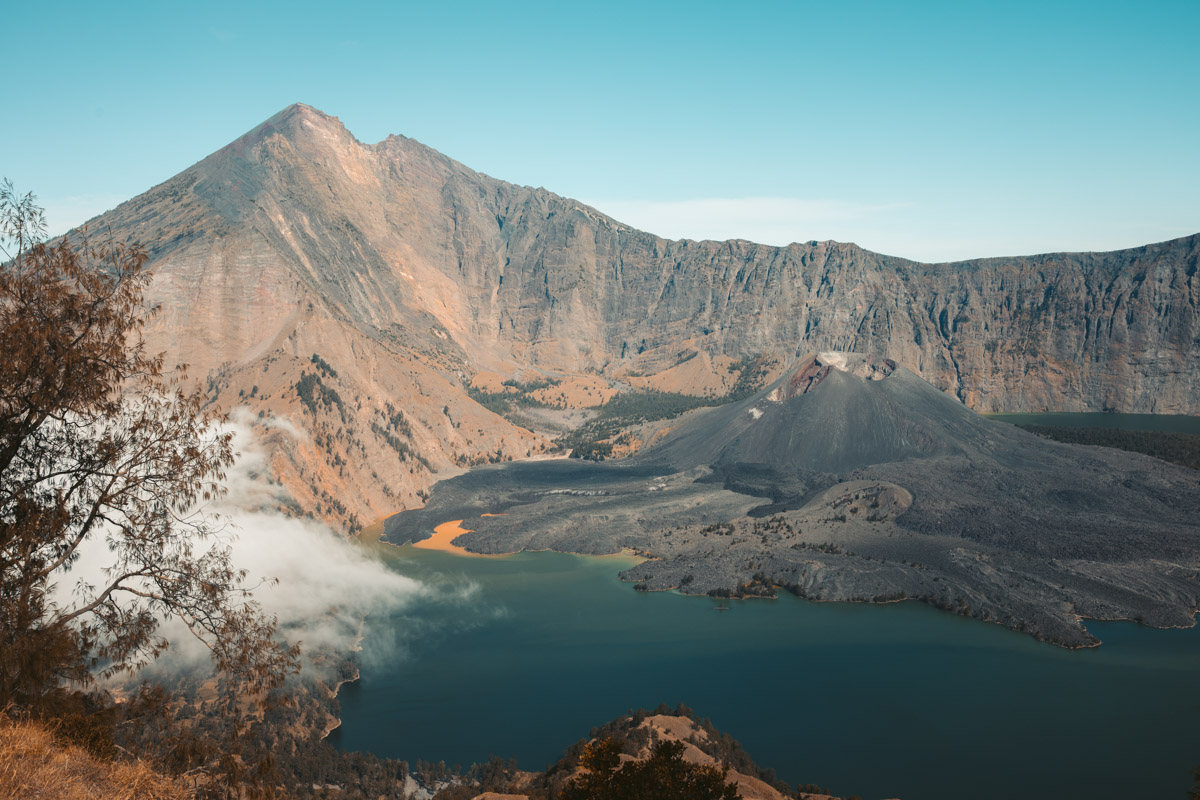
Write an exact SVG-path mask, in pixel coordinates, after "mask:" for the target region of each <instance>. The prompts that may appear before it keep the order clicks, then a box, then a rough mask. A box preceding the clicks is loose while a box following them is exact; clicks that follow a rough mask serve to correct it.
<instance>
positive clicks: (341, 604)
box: [55, 412, 478, 676]
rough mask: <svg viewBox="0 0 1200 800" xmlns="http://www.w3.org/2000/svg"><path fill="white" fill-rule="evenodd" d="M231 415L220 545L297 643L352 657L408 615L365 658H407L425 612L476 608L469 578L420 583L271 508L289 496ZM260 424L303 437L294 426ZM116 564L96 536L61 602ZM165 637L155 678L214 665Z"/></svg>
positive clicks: (63, 581)
mask: <svg viewBox="0 0 1200 800" xmlns="http://www.w3.org/2000/svg"><path fill="white" fill-rule="evenodd" d="M231 418H232V420H233V422H232V423H231V426H230V427H231V428H232V430H233V432H234V447H235V449H236V450H237V451H238V452H239V455H238V458H237V462H236V463H235V464H234V466H233V467H232V468H231V469H230V470H229V473H228V475H227V476H226V479H225V486H226V488H227V489H228V494H227V495H226V496H225V497H224V498H222V499H221V500H220V502H219V503H216V504H213V505H211V506H209V507H207V508H206V509H205V511H206V512H208V513H210V514H214V515H218V516H219V517H220V518H221V520H223V521H224V522H225V523H226V525H225V530H224V531H223V533H222V534H221V536H220V537H219V542H218V543H219V544H220V545H229V546H230V548H231V553H232V558H233V562H234V566H235V567H237V568H240V569H244V570H246V571H247V579H246V582H247V585H248V586H255V585H257V584H260V583H261V585H259V586H258V588H257V589H256V590H255V591H254V599H255V600H256V601H257V602H259V603H260V604H261V605H262V607H263V609H264V610H265V611H266V612H267V613H268V614H271V615H274V616H276V617H278V620H279V630H280V631H281V632H282V633H283V634H284V635H285V636H286V637H287V638H288V639H289V640H290V641H300V642H301V644H302V649H303V651H304V653H305V654H306V655H308V656H311V655H314V654H316V653H319V652H320V651H322V650H333V651H335V652H338V653H347V652H349V651H350V650H351V649H352V648H354V647H355V645H356V641H357V639H358V636H359V630H360V623H361V621H362V620H363V618H364V617H366V616H368V615H372V616H373V615H379V616H388V617H393V616H403V617H404V619H405V624H404V626H403V629H402V630H396V631H393V632H392V633H391V634H390V635H389V638H388V640H387V641H380V640H378V639H376V640H375V641H367V642H364V643H363V646H364V653H363V657H364V658H366V659H371V660H379V659H395V658H397V657H402V656H403V655H404V654H405V650H406V647H407V643H408V642H410V641H412V640H413V639H414V638H415V637H419V636H424V635H429V634H430V633H432V632H433V631H432V628H431V624H430V623H429V622H427V621H425V620H423V619H422V617H421V609H422V608H429V607H430V605H431V604H447V603H449V604H454V605H460V604H466V603H473V602H474V600H475V599H476V595H477V592H478V586H477V585H475V584H473V583H471V582H469V581H467V580H465V579H438V578H429V577H426V578H423V579H422V580H417V579H415V578H412V577H408V576H406V575H402V574H400V573H399V572H397V571H396V570H394V569H392V568H391V567H389V566H388V564H387V563H385V561H384V560H383V558H382V557H381V556H380V555H379V554H378V553H377V552H374V551H371V550H368V549H366V548H364V547H361V546H359V545H357V544H355V543H353V542H349V541H347V540H345V539H344V538H342V537H341V536H340V535H339V534H337V533H336V532H335V531H334V530H333V529H331V528H330V527H328V526H327V525H325V524H323V523H321V522H317V521H314V520H310V519H301V518H292V517H286V516H283V515H282V514H279V513H277V512H275V511H273V510H271V509H273V508H275V507H277V505H278V500H279V498H280V497H282V496H285V495H284V490H283V489H282V487H281V486H279V485H278V484H275V483H273V482H272V481H271V480H270V478H269V471H268V469H267V462H266V457H265V454H264V453H263V451H262V448H261V447H260V445H259V443H258V442H257V440H256V439H255V436H254V434H253V432H252V430H251V428H250V426H249V425H248V424H246V423H247V422H248V421H249V420H250V419H252V418H251V417H249V416H248V415H246V414H244V413H238V412H235V413H234V414H232V415H231ZM260 422H261V423H264V424H266V426H267V427H268V428H273V429H278V430H284V431H288V430H289V428H290V429H291V431H292V432H293V433H295V434H296V435H298V436H302V435H303V434H302V433H301V432H299V431H296V430H295V428H294V427H292V426H291V425H290V423H288V422H287V421H286V420H261V421H260ZM109 563H111V558H110V555H109V553H108V549H107V547H106V545H105V542H104V540H103V537H93V538H92V539H91V540H90V541H88V542H86V543H85V546H84V547H82V548H81V549H80V558H79V559H78V561H77V562H76V563H75V565H74V567H73V568H72V569H71V571H70V572H69V573H67V574H65V575H62V576H60V579H59V580H58V582H57V586H56V590H55V597H56V600H57V601H58V602H59V603H60V604H62V605H64V606H65V605H70V604H72V603H74V602H78V601H79V600H80V599H81V596H80V595H78V594H76V589H77V586H78V585H79V583H80V582H81V581H82V582H85V583H91V584H100V581H101V580H102V569H103V568H104V567H105V566H106V565H107V564H109ZM271 579H277V582H275V583H272V582H271ZM160 633H162V634H163V635H164V636H165V638H167V639H168V641H170V642H171V646H170V649H169V650H168V651H167V653H166V654H164V655H163V656H162V657H161V658H160V659H159V660H158V661H157V662H156V663H155V664H153V665H151V666H150V667H149V668H148V669H147V670H146V672H147V674H148V675H150V676H153V675H154V674H163V673H170V672H179V671H184V670H191V669H205V670H206V669H208V668H209V664H210V661H209V654H208V650H207V649H206V648H205V647H204V646H203V645H202V644H201V643H200V642H199V641H197V640H196V639H195V637H193V636H192V635H191V633H190V632H189V631H188V630H187V629H186V627H184V625H183V624H182V623H181V622H179V621H177V620H169V621H167V622H165V623H164V624H163V626H162V627H161V629H160Z"/></svg>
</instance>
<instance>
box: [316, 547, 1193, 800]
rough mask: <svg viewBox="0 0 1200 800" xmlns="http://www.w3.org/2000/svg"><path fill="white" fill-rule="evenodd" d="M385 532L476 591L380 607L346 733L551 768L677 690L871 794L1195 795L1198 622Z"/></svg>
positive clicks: (759, 749)
mask: <svg viewBox="0 0 1200 800" xmlns="http://www.w3.org/2000/svg"><path fill="white" fill-rule="evenodd" d="M377 547H381V548H383V550H384V552H385V553H386V558H388V560H389V562H390V564H391V565H392V566H393V568H395V569H397V570H399V571H401V572H403V573H405V574H408V575H411V576H414V577H418V578H423V579H424V580H426V581H429V582H430V583H432V584H434V585H438V584H446V583H449V584H451V585H454V586H461V585H462V584H463V583H464V582H470V583H471V584H473V585H475V586H476V587H477V591H476V592H475V594H474V595H473V596H472V597H471V599H470V600H468V601H466V602H430V603H428V604H425V605H422V606H420V607H417V608H415V609H412V610H411V611H410V612H409V613H408V614H407V615H401V616H397V617H394V618H390V619H388V618H375V619H371V620H369V621H368V624H367V628H366V637H367V638H366V641H367V642H368V645H369V646H368V650H367V652H366V653H365V654H364V659H363V667H362V678H361V680H360V681H359V682H358V683H357V684H353V685H349V686H346V687H344V688H343V689H342V695H341V699H342V712H343V714H342V717H343V721H344V724H343V726H342V728H341V729H340V730H338V731H336V732H335V733H334V734H333V737H332V741H333V742H334V744H336V745H337V746H339V747H342V748H344V749H348V750H369V751H371V752H374V753H377V754H379V755H382V756H392V757H396V758H404V759H407V760H409V761H410V762H415V761H416V760H417V759H419V758H423V759H426V760H428V761H433V762H436V761H441V760H444V761H446V763H447V764H450V765H454V764H462V765H467V764H470V763H472V762H478V761H484V760H486V759H487V758H488V757H489V756H490V755H491V754H496V755H499V756H503V757H505V758H507V757H515V758H517V759H518V761H519V763H520V765H521V767H522V768H525V769H541V768H543V767H545V766H546V765H547V764H548V763H551V762H552V761H555V760H557V758H558V757H559V756H560V755H561V753H562V751H563V750H564V748H566V747H567V745H569V744H570V743H571V742H573V741H575V740H577V739H579V738H582V737H585V736H586V735H587V734H588V731H589V729H591V728H592V727H593V726H597V725H600V724H603V723H604V722H607V721H608V720H610V719H612V718H614V717H616V716H618V715H620V714H622V713H624V712H626V711H628V710H630V709H633V708H637V707H645V708H653V707H654V706H657V705H658V704H659V703H660V702H666V703H667V704H669V705H672V706H674V705H675V704H677V703H685V704H687V705H689V706H691V707H692V709H694V710H695V712H696V713H697V715H699V716H700V717H709V718H711V719H712V721H713V723H714V724H716V726H717V727H718V728H719V729H721V730H722V731H725V732H728V733H729V734H731V735H732V736H734V737H735V738H737V739H738V740H740V741H741V743H742V744H743V745H744V747H745V748H746V750H747V751H748V752H749V753H750V755H751V756H752V757H753V758H754V759H755V760H756V761H757V762H758V763H759V764H760V765H761V766H763V767H771V768H774V769H775V770H776V771H777V772H778V773H779V775H780V777H782V778H784V779H785V780H787V781H789V782H791V783H792V784H795V783H797V782H804V783H809V782H812V783H818V784H821V785H822V786H826V787H829V788H830V789H831V790H833V791H834V792H835V793H839V794H843V795H849V794H859V795H862V796H863V797H864V798H867V799H868V800H870V799H871V798H883V797H897V796H898V797H902V798H906V800H962V799H963V798H977V799H978V800H987V799H988V798H1012V797H1021V798H1023V799H1025V800H1028V799H1030V798H1047V799H1048V798H1055V799H1056V800H1057V799H1058V798H1063V797H1089V798H1092V800H1096V799H1097V798H1122V799H1123V800H1127V799H1128V798H1139V799H1142V798H1146V799H1149V798H1176V799H1177V800H1182V798H1184V797H1185V793H1186V791H1187V789H1188V787H1189V786H1190V785H1191V780H1190V777H1189V774H1188V771H1189V769H1190V768H1191V767H1193V766H1197V765H1200V725H1198V724H1197V720H1200V686H1198V684H1197V681H1196V677H1197V675H1200V630H1198V629H1188V630H1166V631H1160V630H1151V629H1146V628H1140V627H1138V626H1137V625H1136V624H1133V623H1095V624H1092V625H1090V626H1089V628H1090V629H1091V630H1092V631H1093V632H1094V633H1095V634H1096V635H1097V636H1099V637H1100V639H1102V640H1103V641H1104V644H1103V646H1101V647H1099V648H1096V649H1091V650H1084V651H1067V650H1063V649H1060V648H1057V647H1053V646H1050V645H1045V644H1040V643H1038V642H1036V641H1035V640H1033V639H1032V638H1031V637H1029V636H1026V635H1023V634H1019V633H1015V632H1012V631H1008V630H1005V629H1003V628H1000V627H999V626H996V625H989V624H986V623H982V622H978V621H975V620H969V619H966V618H962V617H957V616H954V615H952V614H949V613H945V612H940V611H937V610H934V609H931V608H928V607H926V606H923V605H921V604H918V603H914V602H907V603H897V604H891V605H880V606H871V605H862V604H842V603H831V604H821V603H811V602H807V601H803V600H799V599H796V598H793V597H791V596H788V595H784V596H781V597H780V598H779V599H778V600H745V601H736V600H735V601H716V600H713V599H710V598H703V597H687V596H683V595H680V594H677V593H674V592H664V593H642V592H635V591H634V590H633V588H632V586H631V585H630V584H627V583H622V582H621V581H620V580H619V579H618V578H617V573H618V572H619V571H620V570H621V569H623V568H624V567H626V566H628V565H629V564H632V563H634V562H633V560H632V559H629V558H625V557H621V556H616V557H608V558H589V557H582V556H572V555H564V554H559V553H520V554H517V555H514V556H510V557H505V558H475V557H463V556H456V555H453V554H449V553H442V552H436V551H429V550H420V549H416V548H413V547H412V546H409V545H406V546H404V547H399V548H396V547H390V546H383V545H377ZM718 609H723V610H718ZM393 639H396V640H397V641H398V644H397V649H396V650H393V651H389V652H385V653H383V654H382V655H380V654H379V653H376V652H374V650H373V649H372V648H371V647H370V644H371V643H372V642H376V643H378V642H388V641H391V640H393Z"/></svg>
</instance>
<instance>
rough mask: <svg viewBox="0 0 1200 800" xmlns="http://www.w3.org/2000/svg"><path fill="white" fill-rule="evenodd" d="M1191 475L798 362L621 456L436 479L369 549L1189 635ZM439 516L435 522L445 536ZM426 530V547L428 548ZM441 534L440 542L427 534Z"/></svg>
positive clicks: (833, 357) (1197, 551)
mask: <svg viewBox="0 0 1200 800" xmlns="http://www.w3.org/2000/svg"><path fill="white" fill-rule="evenodd" d="M1197 506H1200V472H1197V471H1196V470H1192V469H1188V468H1186V467H1181V466H1176V465H1173V464H1168V463H1166V462H1164V461H1159V460H1157V459H1154V458H1150V457H1148V456H1144V455H1141V454H1137V453H1127V452H1123V451H1119V450H1112V449H1108V448H1102V447H1085V446H1081V445H1068V444H1062V443H1059V442H1054V441H1051V440H1048V439H1044V438H1042V437H1040V436H1037V435H1035V434H1032V433H1029V432H1026V431H1023V430H1021V429H1020V428H1017V427H1016V426H1013V425H1009V424H1007V423H1004V422H999V421H996V420H990V419H987V418H985V417H982V416H980V415H979V414H977V413H976V412H974V411H972V410H971V409H969V408H967V407H966V406H965V405H964V404H963V403H961V402H960V401H959V400H957V399H955V398H954V397H951V396H949V395H947V394H945V393H943V392H940V391H938V390H937V389H936V388H934V387H933V386H931V385H930V384H929V383H927V382H925V381H923V380H922V379H921V378H919V377H918V376H917V375H916V374H914V373H913V372H911V371H909V370H907V369H905V367H904V366H903V365H902V364H898V363H897V362H896V361H895V360H894V359H891V358H881V357H871V356H867V355H864V354H856V353H837V352H832V353H819V354H815V355H812V356H810V357H808V358H805V359H801V360H800V361H799V362H798V363H797V364H796V365H795V366H794V367H793V368H791V369H789V370H787V371H785V373H784V374H783V375H782V376H781V377H780V378H779V379H778V380H776V381H775V382H774V383H773V384H772V385H770V386H768V387H766V388H765V389H763V390H762V391H760V392H758V393H757V394H754V395H752V396H750V397H748V398H746V399H744V400H741V401H738V402H734V403H730V404H727V405H724V406H721V407H718V408H711V409H702V410H697V411H695V412H693V413H691V414H690V415H688V416H686V417H684V418H682V419H679V420H677V421H675V422H673V423H671V427H670V428H669V429H667V430H665V431H662V432H661V435H660V436H659V437H658V438H657V439H655V440H654V441H651V442H649V443H648V444H647V445H646V446H645V447H643V448H642V449H641V450H640V451H639V452H638V453H637V454H636V455H635V456H633V457H632V458H626V459H621V460H617V461H611V462H604V463H599V464H591V463H581V462H577V461H576V462H568V463H563V462H557V463H546V462H539V461H524V462H520V463H513V464H497V465H494V466H491V467H481V468H479V469H474V470H471V471H470V472H468V473H466V474H464V475H459V476H456V477H453V478H449V479H447V480H443V481H441V482H439V483H438V484H437V485H436V486H435V487H434V488H433V492H432V495H431V497H430V498H429V501H428V502H427V503H426V504H425V506H424V507H423V508H421V509H417V510H411V511H405V512H403V513H401V514H397V515H395V516H393V517H391V518H389V519H388V520H387V523H386V526H385V536H386V537H387V539H388V540H390V541H393V542H397V543H402V542H408V541H413V542H420V543H421V546H426V547H428V546H442V547H450V548H452V549H453V548H459V549H466V550H467V551H470V552H476V553H494V554H498V553H513V552H517V551H520V550H558V551H563V552H574V553H589V554H605V553H615V552H617V551H619V550H621V549H628V550H632V551H634V552H636V553H638V554H640V555H643V556H645V557H646V559H647V560H646V561H643V562H642V563H640V564H638V565H637V566H634V567H632V568H630V569H628V570H626V571H625V572H624V573H623V574H622V577H623V578H625V579H626V580H632V581H637V582H639V584H640V588H641V589H645V590H665V589H678V590H679V591H681V592H684V593H688V594H710V595H714V596H718V597H729V596H747V595H773V594H774V593H775V592H776V590H777V589H778V588H784V589H787V590H789V591H791V592H793V593H795V594H797V595H800V596H802V597H806V598H809V599H813V600H833V601H868V602H888V601H894V600H900V599H917V600H922V601H924V602H927V603H929V604H931V605H934V606H936V607H939V608H944V609H949V610H953V611H956V612H957V613H960V614H966V615H970V616H973V617H976V618H978V619H982V620H987V621H991V622H996V623H998V624H1001V625H1004V626H1006V627H1009V628H1012V629H1015V630H1020V631H1025V632H1028V633H1032V634H1033V635H1034V636H1036V637H1038V638H1039V639H1043V640H1045V641H1050V642H1054V643H1056V644H1060V645H1064V646H1068V647H1082V646H1089V645H1095V644H1098V642H1097V640H1096V638H1095V637H1094V636H1093V635H1092V634H1091V633H1089V632H1088V631H1087V630H1086V628H1085V627H1084V625H1083V623H1082V618H1094V619H1137V620H1139V621H1142V622H1144V623H1146V624H1148V625H1152V626H1157V627H1189V626H1191V625H1192V624H1193V615H1194V613H1195V609H1196V608H1197V607H1200V567H1198V566H1197V565H1200V526H1198V525H1197V523H1196V520H1195V514H1194V513H1193V509H1195V508H1196V507H1197ZM452 520H457V521H458V524H457V525H456V526H451V527H449V528H448V527H446V526H445V523H446V522H448V521H452ZM435 528H438V529H439V532H442V533H443V534H444V535H445V538H444V539H440V538H434V539H430V541H429V542H423V541H422V540H425V539H426V538H427V537H429V534H430V531H433V530H434V529H435ZM446 534H448V535H446Z"/></svg>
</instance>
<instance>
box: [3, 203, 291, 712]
mask: <svg viewBox="0 0 1200 800" xmlns="http://www.w3.org/2000/svg"><path fill="white" fill-rule="evenodd" d="M44 237H45V222H44V217H43V214H42V211H41V209H40V208H39V207H38V206H37V204H36V202H35V198H34V197H33V195H32V194H26V195H23V196H22V195H18V194H17V193H16V192H15V191H14V190H13V187H12V184H11V183H10V182H8V181H5V182H4V183H3V184H2V185H0V259H3V260H4V262H5V263H3V265H2V266H0V707H4V706H6V705H8V704H10V703H15V704H18V705H25V706H28V707H37V705H38V704H39V703H40V702H42V701H44V700H45V699H46V698H47V696H48V695H50V694H51V693H53V691H54V690H56V689H57V688H58V687H60V686H61V685H63V683H64V682H68V681H69V682H75V683H77V684H86V683H87V682H89V681H90V680H91V679H92V678H93V676H94V675H96V674H114V673H117V672H120V671H131V670H134V669H136V668H137V667H139V666H141V665H144V664H146V663H147V662H148V661H150V660H152V659H154V658H155V657H156V656H158V655H159V654H160V653H161V652H162V651H163V650H164V649H165V648H166V647H167V646H168V643H167V642H166V641H165V639H163V637H162V636H161V635H160V634H159V632H158V626H159V621H160V619H162V618H164V617H175V618H177V619H179V620H182V621H183V622H184V623H185V624H186V625H187V627H188V628H189V629H190V630H191V632H192V633H193V634H194V635H195V636H196V637H197V638H198V639H199V640H200V641H202V642H204V644H205V645H206V646H207V647H208V648H209V649H210V650H211V652H212V655H213V659H214V663H215V665H216V667H217V669H218V670H219V671H220V672H221V673H222V674H223V675H224V676H226V678H227V679H228V680H230V681H233V682H234V683H236V685H237V686H238V689H239V692H240V693H243V694H245V693H251V694H253V693H265V692H267V691H269V690H270V689H272V688H275V687H278V686H280V685H282V683H283V681H284V678H285V677H286V675H287V674H288V673H289V672H291V671H293V670H295V668H296V665H297V663H298V649H297V648H296V647H288V646H286V645H283V644H281V643H279V642H277V641H276V637H275V620H274V619H272V618H269V617H266V616H264V615H263V613H262V611H261V609H260V608H259V607H258V606H257V605H256V604H255V603H254V602H253V601H252V599H251V598H250V596H249V589H248V588H247V587H246V586H245V584H244V579H245V574H244V572H241V571H238V570H237V569H235V568H234V566H233V564H232V562H231V559H230V551H229V546H228V537H227V536H226V535H225V530H224V528H223V527H222V525H221V523H220V520H219V519H217V518H216V517H214V516H213V515H211V514H208V513H205V512H203V511H202V510H201V511H197V508H198V507H201V504H202V503H204V502H207V501H211V500H213V499H214V498H217V497H219V496H220V495H221V493H222V491H223V490H222V487H221V484H220V481H221V479H222V478H223V477H224V474H225V470H226V469H227V468H228V467H229V466H230V465H231V464H232V462H233V457H234V454H233V450H232V445H231V435H230V434H229V433H224V432H221V430H220V428H219V424H220V423H221V422H222V419H223V418H222V417H221V416H220V415H219V414H218V412H217V411H215V410H213V409H211V408H208V407H207V406H206V402H205V398H204V396H203V394H202V393H201V391H200V390H199V389H197V390H194V391H188V390H187V389H186V388H185V382H184V381H185V378H186V376H185V374H184V372H183V370H182V369H176V370H172V371H167V370H164V368H163V360H162V357H161V356H157V355H151V354H149V353H148V352H147V350H146V345H145V342H144V341H143V338H142V328H143V325H144V324H145V322H146V320H147V318H148V316H149V315H150V313H151V312H150V311H148V310H147V309H146V307H145V304H144V302H143V291H144V289H145V287H146V284H147V282H148V280H149V275H148V273H146V272H145V271H144V270H143V266H144V264H145V262H146V253H145V251H144V250H143V249H142V248H141V247H139V246H137V245H127V244H123V243H119V242H116V241H113V239H112V237H111V235H110V236H106V237H101V238H96V237H92V236H91V235H89V234H88V233H87V232H86V231H83V232H81V233H77V234H73V235H70V236H67V237H63V238H61V239H59V240H57V241H55V242H50V243H47V242H45V241H43V239H44ZM85 553H86V554H87V555H88V560H91V559H92V557H93V556H96V555H102V556H103V558H104V565H103V568H102V570H101V571H100V573H99V575H100V577H99V578H95V577H93V576H90V575H85V576H82V577H79V578H78V579H77V580H76V583H77V585H76V587H75V593H74V595H73V596H72V598H71V599H70V600H69V601H63V600H62V599H61V596H62V595H61V593H56V591H55V590H56V585H57V584H59V583H61V582H64V581H68V580H71V579H72V578H76V577H77V576H75V575H71V574H70V572H71V570H72V568H73V567H80V566H82V565H81V558H82V557H83V556H84V555H85Z"/></svg>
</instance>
